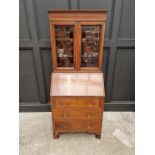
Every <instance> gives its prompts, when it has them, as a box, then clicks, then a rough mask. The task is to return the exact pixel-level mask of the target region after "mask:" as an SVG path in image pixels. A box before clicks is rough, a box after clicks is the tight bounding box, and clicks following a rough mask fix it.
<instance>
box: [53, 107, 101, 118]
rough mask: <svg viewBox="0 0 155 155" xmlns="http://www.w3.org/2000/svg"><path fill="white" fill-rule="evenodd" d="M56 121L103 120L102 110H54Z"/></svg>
mask: <svg viewBox="0 0 155 155" xmlns="http://www.w3.org/2000/svg"><path fill="white" fill-rule="evenodd" d="M53 116H54V118H55V119H101V118H102V110H101V109H97V108H96V109H93V110H91V109H89V110H88V109H81V110H53Z"/></svg>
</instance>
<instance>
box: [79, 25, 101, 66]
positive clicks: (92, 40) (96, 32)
mask: <svg viewBox="0 0 155 155" xmlns="http://www.w3.org/2000/svg"><path fill="white" fill-rule="evenodd" d="M81 30H82V34H81V35H82V40H81V41H82V47H81V67H98V56H99V48H100V35H101V26H99V25H98V26H91V25H89V26H82V27H81Z"/></svg>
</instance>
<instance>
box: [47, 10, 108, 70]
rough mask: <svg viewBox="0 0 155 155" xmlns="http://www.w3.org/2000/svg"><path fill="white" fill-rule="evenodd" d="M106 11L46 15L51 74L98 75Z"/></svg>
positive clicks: (66, 12) (100, 68)
mask: <svg viewBox="0 0 155 155" xmlns="http://www.w3.org/2000/svg"><path fill="white" fill-rule="evenodd" d="M106 13H107V12H106V11H105V10H103V11H101V10H97V11H95V10H93V11H90V10H88V11H87V10H82V11H77V10H74V11H73V10H71V11H69V10H62V11H59V10H55V11H54V10H52V11H49V20H50V32H51V46H52V67H53V72H101V71H102V58H103V45H104V32H105V22H106Z"/></svg>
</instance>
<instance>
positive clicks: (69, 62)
mask: <svg viewBox="0 0 155 155" xmlns="http://www.w3.org/2000/svg"><path fill="white" fill-rule="evenodd" d="M73 28H74V26H72V25H57V26H55V38H56V51H57V66H58V67H73Z"/></svg>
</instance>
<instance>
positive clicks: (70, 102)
mask: <svg viewBox="0 0 155 155" xmlns="http://www.w3.org/2000/svg"><path fill="white" fill-rule="evenodd" d="M99 106H100V98H97V97H93V98H91V97H89V98H87V97H85V98H79V97H65V98H57V99H55V100H54V102H53V108H77V107H92V108H94V107H99Z"/></svg>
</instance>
